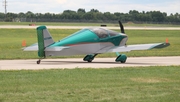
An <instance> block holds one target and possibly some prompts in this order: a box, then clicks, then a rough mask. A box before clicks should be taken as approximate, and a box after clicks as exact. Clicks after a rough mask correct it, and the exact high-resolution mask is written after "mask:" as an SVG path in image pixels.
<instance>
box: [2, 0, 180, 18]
mask: <svg viewBox="0 0 180 102" xmlns="http://www.w3.org/2000/svg"><path fill="white" fill-rule="evenodd" d="M1 1H2V2H1V8H0V12H5V9H4V6H3V5H4V1H5V0H1ZM6 1H7V12H13V13H20V12H24V13H26V12H28V11H31V12H33V13H47V12H50V13H56V14H59V13H62V12H63V11H64V10H73V11H77V10H78V9H79V8H82V9H85V10H86V12H88V11H90V10H91V9H97V10H99V11H100V12H111V13H115V12H121V13H128V12H129V10H137V11H139V12H142V11H145V12H147V11H161V12H166V13H167V14H168V15H169V14H171V13H173V14H175V13H179V14H180V0H6Z"/></svg>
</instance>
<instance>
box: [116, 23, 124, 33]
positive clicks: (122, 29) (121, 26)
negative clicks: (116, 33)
mask: <svg viewBox="0 0 180 102" xmlns="http://www.w3.org/2000/svg"><path fill="white" fill-rule="evenodd" d="M118 22H119V27H120V30H121V33H125V31H124V26H123V24H122V23H121V21H118Z"/></svg>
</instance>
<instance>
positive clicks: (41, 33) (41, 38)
mask: <svg viewBox="0 0 180 102" xmlns="http://www.w3.org/2000/svg"><path fill="white" fill-rule="evenodd" d="M37 40H38V56H39V57H46V56H45V51H44V49H45V48H46V47H47V46H49V45H51V44H53V43H54V40H53V38H52V36H51V34H50V33H49V31H48V30H47V28H46V26H40V27H37Z"/></svg>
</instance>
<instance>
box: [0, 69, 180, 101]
mask: <svg viewBox="0 0 180 102" xmlns="http://www.w3.org/2000/svg"><path fill="white" fill-rule="evenodd" d="M0 86H1V87H0V102H34V101H35V102H54V101H57V102H179V101H180V66H167V67H138V68H111V69H71V70H69V69H64V70H34V71H25V70H24V71H23V70H22V71H0Z"/></svg>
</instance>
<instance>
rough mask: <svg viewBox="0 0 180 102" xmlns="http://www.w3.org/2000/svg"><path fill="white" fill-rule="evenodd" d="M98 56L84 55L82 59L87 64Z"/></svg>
mask: <svg viewBox="0 0 180 102" xmlns="http://www.w3.org/2000/svg"><path fill="white" fill-rule="evenodd" d="M97 55H98V54H95V55H86V56H85V57H84V59H83V60H84V61H87V62H92V61H93V60H94V57H96V56H97Z"/></svg>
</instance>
